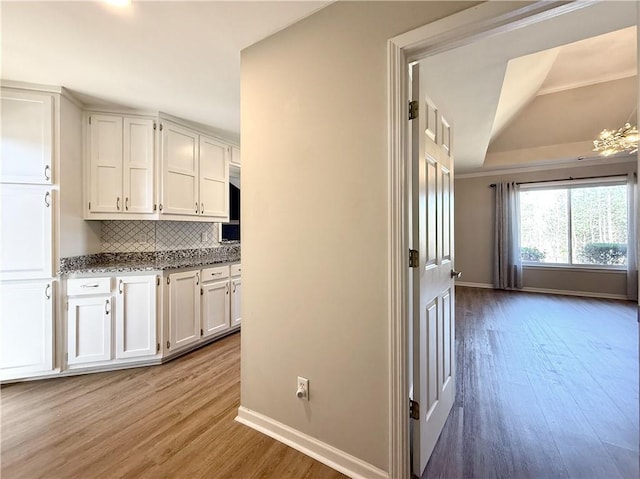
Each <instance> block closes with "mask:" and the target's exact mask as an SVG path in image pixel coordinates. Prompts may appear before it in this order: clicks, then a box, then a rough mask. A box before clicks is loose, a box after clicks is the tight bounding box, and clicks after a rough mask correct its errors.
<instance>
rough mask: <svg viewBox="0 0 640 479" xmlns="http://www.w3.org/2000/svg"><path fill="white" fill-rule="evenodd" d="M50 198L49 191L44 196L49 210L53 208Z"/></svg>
mask: <svg viewBox="0 0 640 479" xmlns="http://www.w3.org/2000/svg"><path fill="white" fill-rule="evenodd" d="M49 198H51V193H50V192H48V191H47V192H46V193H45V194H44V204H45V205H46V207H47V208H49V207H50V206H51V201H49Z"/></svg>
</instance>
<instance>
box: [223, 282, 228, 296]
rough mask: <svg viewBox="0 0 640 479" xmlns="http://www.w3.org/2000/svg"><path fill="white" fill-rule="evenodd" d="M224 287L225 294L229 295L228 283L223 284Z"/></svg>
mask: <svg viewBox="0 0 640 479" xmlns="http://www.w3.org/2000/svg"><path fill="white" fill-rule="evenodd" d="M224 287H225V289H226V290H227V294H229V283H227V284H225V285H224Z"/></svg>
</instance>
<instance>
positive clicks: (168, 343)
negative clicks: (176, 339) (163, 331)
mask: <svg viewBox="0 0 640 479" xmlns="http://www.w3.org/2000/svg"><path fill="white" fill-rule="evenodd" d="M170 347H171V343H170V342H169V341H167V349H169V348H170Z"/></svg>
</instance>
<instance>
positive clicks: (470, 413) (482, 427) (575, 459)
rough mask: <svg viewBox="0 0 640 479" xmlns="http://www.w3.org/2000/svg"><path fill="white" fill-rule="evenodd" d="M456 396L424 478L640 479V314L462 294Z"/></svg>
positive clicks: (576, 303) (565, 300)
mask: <svg viewBox="0 0 640 479" xmlns="http://www.w3.org/2000/svg"><path fill="white" fill-rule="evenodd" d="M456 302H457V303H456V328H457V329H456V347H457V387H458V389H457V395H456V402H455V404H454V406H453V410H452V411H451V414H450V415H449V418H448V420H447V423H446V425H445V428H444V430H443V432H442V435H441V436H440V439H439V441H438V443H437V444H436V447H435V450H434V452H433V455H432V457H431V460H430V462H429V464H428V465H427V468H426V470H425V473H424V474H423V479H424V478H430V479H431V478H447V479H451V478H540V479H543V478H544V479H551V478H553V479H556V478H579V479H632V478H638V477H639V476H640V473H639V467H638V462H639V453H638V440H639V439H638V429H639V426H638V378H639V376H638V323H637V318H636V305H635V304H633V303H629V302H621V301H608V300H598V299H587V298H575V297H567V296H548V295H541V294H532V293H520V292H504V291H493V290H484V289H472V288H463V287H458V288H456Z"/></svg>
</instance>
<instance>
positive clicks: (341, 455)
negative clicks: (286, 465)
mask: <svg viewBox="0 0 640 479" xmlns="http://www.w3.org/2000/svg"><path fill="white" fill-rule="evenodd" d="M235 420H236V421H238V422H239V423H241V424H244V425H245V426H249V427H250V428H252V429H255V430H256V431H260V432H261V433H263V434H266V435H267V436H269V437H272V438H273V439H275V440H276V441H280V442H282V443H283V444H286V445H287V446H290V447H292V448H294V449H296V450H298V451H300V452H302V453H303V454H306V455H307V456H309V457H312V458H314V459H316V460H317V461H320V462H321V463H323V464H325V465H327V466H329V467H330V468H332V469H335V470H336V471H339V472H341V473H342V474H345V475H347V476H349V477H352V478H354V479H389V474H388V473H387V472H385V471H383V470H382V469H378V468H377V467H375V466H372V465H371V464H369V463H367V462H365V461H362V460H361V459H358V458H357V457H354V456H352V455H351V454H347V453H346V452H344V451H341V450H340V449H337V448H335V447H333V446H330V445H329V444H327V443H324V442H322V441H319V440H318V439H316V438H314V437H311V436H309V435H307V434H304V433H302V432H300V431H298V430H297V429H293V428H292V427H289V426H287V425H286V424H282V423H281V422H278V421H276V420H274V419H271V418H270V417H267V416H265V415H263V414H260V413H258V412H255V411H252V410H251V409H248V408H246V407H243V406H240V407H239V408H238V415H237V416H236V419H235Z"/></svg>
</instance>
